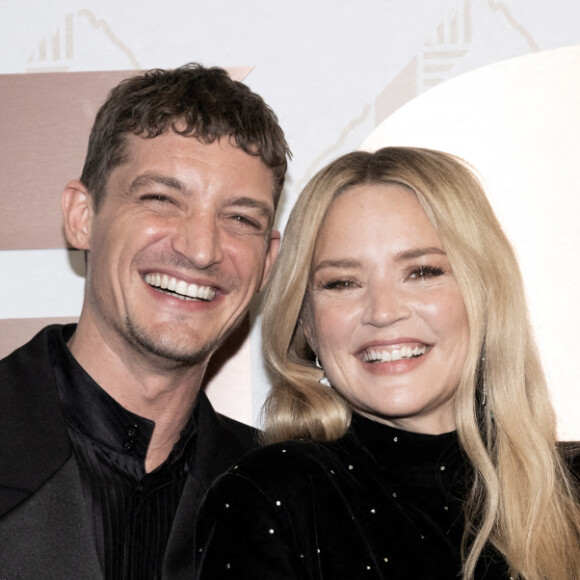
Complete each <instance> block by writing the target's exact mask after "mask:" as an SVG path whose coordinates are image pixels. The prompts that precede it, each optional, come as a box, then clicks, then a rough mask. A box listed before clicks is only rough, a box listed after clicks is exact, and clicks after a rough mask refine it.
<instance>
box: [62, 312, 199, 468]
mask: <svg viewBox="0 0 580 580" xmlns="http://www.w3.org/2000/svg"><path fill="white" fill-rule="evenodd" d="M68 346H69V348H70V350H71V353H72V354H73V356H74V357H75V359H76V360H77V361H78V362H79V364H80V365H81V366H82V367H83V368H84V370H85V371H86V372H87V373H88V374H89V375H90V376H91V378H92V379H93V380H94V381H96V382H97V383H98V385H99V386H100V387H101V388H102V389H103V390H104V391H106V392H107V393H108V394H109V395H110V396H111V397H113V399H115V400H116V401H117V402H118V403H119V404H120V405H121V406H123V407H124V408H125V409H127V410H129V411H131V412H132V413H135V414H137V415H139V416H141V417H144V418H147V419H150V420H151V421H154V422H155V429H154V431H153V436H152V438H151V442H150V444H149V448H148V450H147V457H146V460H145V469H146V471H147V472H150V471H152V470H154V469H155V468H156V467H158V466H159V465H161V464H162V463H163V462H164V461H165V459H167V456H168V455H169V453H170V452H171V450H172V449H173V446H174V445H175V443H176V442H177V441H178V439H179V437H180V433H181V431H182V430H183V428H184V427H185V425H186V423H187V421H188V419H189V417H190V415H191V411H192V409H193V407H194V405H195V401H196V398H197V395H198V392H199V389H200V386H201V383H202V380H203V376H204V373H205V369H206V367H207V363H208V360H209V356H208V358H207V360H205V361H203V362H202V363H200V364H197V365H192V366H186V365H178V364H167V363H166V362H165V361H163V360H157V359H156V358H155V357H153V356H148V355H146V353H141V352H139V351H138V350H136V349H135V348H131V346H130V345H127V344H126V345H124V347H125V348H119V345H115V346H112V345H110V344H109V343H108V342H107V341H106V340H104V339H103V338H102V337H101V336H100V335H99V334H98V333H94V332H87V331H86V329H85V328H83V326H82V323H80V322H79V326H78V327H77V331H76V332H75V334H74V335H73V336H72V338H71V339H70V341H69V343H68Z"/></svg>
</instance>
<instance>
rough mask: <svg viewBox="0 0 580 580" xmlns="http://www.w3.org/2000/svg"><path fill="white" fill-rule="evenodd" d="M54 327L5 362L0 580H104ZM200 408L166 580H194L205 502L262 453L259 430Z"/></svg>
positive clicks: (1, 374)
mask: <svg viewBox="0 0 580 580" xmlns="http://www.w3.org/2000/svg"><path fill="white" fill-rule="evenodd" d="M49 328H50V327H49ZM49 328H46V329H44V330H42V331H41V332H40V333H39V334H37V335H36V336H35V337H34V338H33V339H32V340H31V341H30V342H29V343H28V344H26V345H25V346H23V347H22V348H20V349H18V350H16V351H15V352H14V353H12V354H11V355H10V356H8V357H7V358H5V359H3V360H2V361H0V580H16V579H20V578H21V579H25V580H29V579H33V578H34V579H35V580H44V579H46V580H48V579H58V580H61V579H65V578H67V579H68V578H70V579H81V578H82V579H83V580H92V579H102V578H103V575H102V571H101V569H100V564H99V561H98V558H97V553H96V549H95V541H94V537H93V533H92V523H91V521H89V519H88V518H87V517H86V515H85V510H84V508H83V495H82V486H81V479H80V474H79V470H78V466H77V464H76V460H75V458H74V455H73V453H72V447H71V443H70V440H69V437H68V433H67V428H66V424H65V420H64V416H63V412H62V409H61V405H60V400H59V396H58V390H57V385H56V379H55V376H54V371H53V368H52V365H51V361H50V355H49V351H48V341H47V334H48V331H49ZM197 404H198V405H199V414H198V435H197V437H196V439H195V450H194V466H193V469H191V471H190V473H189V475H188V479H187V482H186V484H185V487H184V490H183V494H182V497H181V501H180V504H179V507H178V510H177V513H176V516H175V520H174V523H173V527H172V530H171V534H170V537H169V541H168V545H167V551H166V555H165V560H164V566H163V578H164V579H167V580H178V579H182V578H183V579H185V578H187V579H191V578H193V577H194V569H193V561H194V560H193V533H194V523H195V516H196V514H197V510H198V507H199V504H200V502H201V499H202V497H203V495H204V493H205V491H206V490H207V488H208V487H209V485H210V483H211V482H212V480H213V479H214V478H215V477H216V476H217V475H219V474H220V473H222V472H223V471H225V470H226V469H227V468H228V467H230V465H232V463H234V462H235V461H236V460H237V459H238V458H239V457H240V456H241V455H242V454H243V453H244V452H245V451H246V450H248V449H250V448H251V447H254V446H255V444H256V443H255V433H256V431H255V430H254V429H252V428H251V427H248V426H246V425H243V424H242V423H238V422H237V421H234V420H233V419H229V418H227V417H224V416H222V415H219V414H217V413H216V412H215V411H214V410H213V408H212V406H211V404H210V402H209V400H208V399H207V397H206V395H205V394H204V393H203V392H201V393H200V394H199V397H198V402H197Z"/></svg>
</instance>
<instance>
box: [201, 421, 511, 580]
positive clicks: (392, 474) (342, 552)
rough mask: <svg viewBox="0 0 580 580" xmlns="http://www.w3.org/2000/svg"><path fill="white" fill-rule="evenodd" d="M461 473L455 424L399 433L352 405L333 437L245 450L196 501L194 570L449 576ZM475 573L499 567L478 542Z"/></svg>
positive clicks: (353, 577) (278, 578)
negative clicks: (436, 430)
mask: <svg viewBox="0 0 580 580" xmlns="http://www.w3.org/2000/svg"><path fill="white" fill-rule="evenodd" d="M468 479H469V475H468V469H467V467H466V461H465V459H464V457H463V455H462V452H461V450H460V447H459V444H458V441H457V436H456V434H455V433H447V434H444V435H437V436H433V435H421V434H416V433H410V432H407V431H401V430H398V429H394V428H392V427H388V426H386V425H383V424H380V423H377V422H375V421H371V420H369V419H366V418H364V417H362V416H360V415H357V414H355V415H354V417H353V421H352V425H351V427H350V429H349V431H348V433H347V434H346V435H345V436H344V437H343V438H341V439H340V440H338V441H334V442H330V443H315V442H306V441H304V442H302V441H294V442H289V443H281V444H276V445H272V446H269V447H264V448H261V449H257V450H254V451H252V452H250V453H249V454H248V455H246V456H245V458H244V459H243V460H242V461H240V462H239V464H238V465H237V466H235V467H233V468H232V469H231V470H230V471H229V472H228V473H226V474H225V475H223V476H221V477H220V478H218V479H217V480H216V482H215V483H214V485H213V486H212V488H211V490H210V492H209V494H208V495H207V496H206V499H205V502H204V504H203V505H202V508H201V512H200V516H199V520H198V528H197V533H196V547H195V549H196V558H197V561H198V578H199V579H200V580H220V579H231V580H234V579H235V580H262V579H263V580H290V579H291V580H314V579H316V580H358V579H361V580H362V579H365V580H378V579H381V580H383V579H384V580H393V579H405V580H435V579H437V580H451V579H453V578H458V577H459V574H460V569H461V558H460V544H461V537H462V533H463V528H464V523H463V513H462V508H461V498H462V497H464V495H465V488H466V481H467V480H468ZM476 578H477V579H478V580H480V579H485V580H492V579H493V580H495V579H498V580H499V579H504V578H505V579H508V578H509V575H508V574H507V570H506V566H505V563H504V562H503V561H502V559H501V557H499V555H497V554H495V553H494V551H493V550H492V549H489V550H488V551H487V552H486V553H485V554H484V556H483V557H482V559H481V561H480V563H479V566H478V568H477V572H476Z"/></svg>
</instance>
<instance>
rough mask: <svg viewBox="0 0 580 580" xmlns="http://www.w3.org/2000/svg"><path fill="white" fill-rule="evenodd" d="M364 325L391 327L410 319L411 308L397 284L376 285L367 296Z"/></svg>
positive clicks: (372, 285)
mask: <svg viewBox="0 0 580 580" xmlns="http://www.w3.org/2000/svg"><path fill="white" fill-rule="evenodd" d="M364 299H365V300H366V303H365V307H364V314H363V319H362V322H363V324H370V325H372V326H379V327H380V326H389V325H390V324H393V323H394V322H397V321H398V320H404V319H405V318H408V317H409V315H410V313H411V307H410V303H409V300H408V298H407V297H406V295H405V292H404V291H403V290H402V289H400V288H398V287H397V286H396V284H390V283H374V284H371V285H370V286H369V288H368V292H367V293H366V295H365V298H364Z"/></svg>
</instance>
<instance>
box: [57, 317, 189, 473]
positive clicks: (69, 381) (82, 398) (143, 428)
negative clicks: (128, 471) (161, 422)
mask: <svg viewBox="0 0 580 580" xmlns="http://www.w3.org/2000/svg"><path fill="white" fill-rule="evenodd" d="M75 329H76V325H66V326H63V327H62V328H61V329H56V331H55V332H53V333H51V335H50V336H49V343H50V347H51V348H50V352H51V358H52V364H53V366H54V370H55V375H56V379H57V385H58V391H59V396H60V399H61V402H62V406H63V411H64V415H65V418H66V420H67V422H68V423H69V425H71V426H72V427H73V428H75V429H76V430H78V431H79V432H80V433H82V434H83V435H85V436H86V437H87V438H88V439H90V440H92V441H93V442H94V443H96V444H97V445H99V446H101V447H106V448H108V449H110V450H112V451H115V452H117V453H123V454H125V455H129V456H131V457H134V458H135V459H138V460H139V461H142V462H144V461H145V456H146V455H147V448H148V447H149V443H150V442H151V437H152V435H153V430H154V428H155V423H154V422H153V421H151V420H150V419H146V418H145V417H141V416H139V415H136V414H135V413H131V412H130V411H128V410H127V409H125V408H124V407H123V406H121V405H120V404H119V403H118V402H117V401H116V400H115V399H113V397H111V396H110V395H109V394H108V393H107V392H106V391H105V390H103V389H102V388H101V387H100V386H99V385H98V384H97V383H96V382H95V381H94V380H93V379H92V378H91V377H90V376H89V374H88V373H87V372H86V371H85V370H84V369H83V368H82V367H81V365H80V364H79V363H78V362H77V360H76V359H75V358H74V356H73V355H72V353H71V351H70V350H69V348H68V346H67V342H68V340H69V339H70V338H71V336H72V335H73V333H74V331H75ZM195 432H196V419H195V412H193V413H192V414H191V416H190V418H189V420H188V422H187V424H186V426H185V428H184V429H183V431H182V432H181V437H180V439H179V440H178V442H177V443H176V444H175V446H174V448H173V450H172V452H171V454H170V455H169V457H168V460H167V461H168V462H174V461H177V460H178V459H179V458H180V457H181V456H182V455H183V453H184V451H185V449H186V447H187V446H188V445H187V444H188V443H189V441H190V440H191V438H192V437H193V435H194V434H195ZM166 463H167V462H166Z"/></svg>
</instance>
